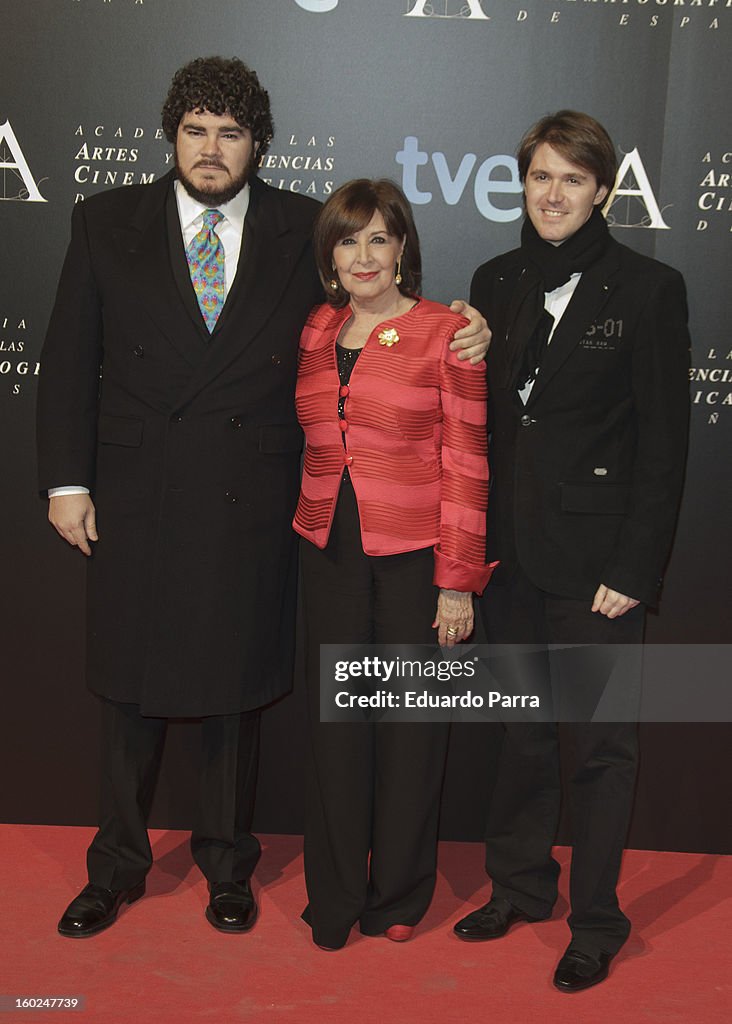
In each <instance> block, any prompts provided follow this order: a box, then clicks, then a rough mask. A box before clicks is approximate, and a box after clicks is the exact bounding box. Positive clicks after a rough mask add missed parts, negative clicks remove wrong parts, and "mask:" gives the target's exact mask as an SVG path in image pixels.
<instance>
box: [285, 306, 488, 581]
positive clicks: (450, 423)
mask: <svg viewBox="0 0 732 1024" xmlns="http://www.w3.org/2000/svg"><path fill="white" fill-rule="evenodd" d="M350 315H351V310H350V308H349V307H346V308H345V309H334V308H333V307H332V306H328V305H323V306H318V307H317V308H316V309H314V310H313V311H312V313H311V314H310V316H309V318H308V321H307V323H306V325H305V328H304V329H303V332H302V336H301V338H300V355H299V364H298V378H297V389H296V406H297V415H298V419H299V420H300V423H301V425H302V428H303V430H304V431H305V440H306V449H305V466H304V470H303V477H302V486H301V490H300V499H299V501H298V505H297V510H296V512H295V519H294V521H293V526H294V528H295V530H296V531H297V532H298V533H299V534H300V535H301V536H303V537H305V538H307V540H309V541H312V543H313V544H315V545H316V546H317V547H319V548H324V547H325V546H326V544H327V543H328V537H329V534H330V527H331V523H332V521H333V513H334V511H335V505H336V499H337V497H338V490H339V487H340V483H341V479H342V476H343V469H344V466H348V469H349V472H350V475H351V481H352V483H353V488H354V491H355V495H356V500H357V502H358V511H359V517H360V520H361V539H362V543H363V549H364V551H365V552H366V554H368V555H392V554H399V553H401V552H404V551H414V550H417V549H418V548H425V547H430V546H434V553H435V573H434V582H435V585H436V586H438V587H445V588H448V589H451V590H459V591H463V592H466V591H471V590H473V591H476V592H478V593H480V592H481V591H482V590H483V588H484V587H485V585H486V583H487V582H488V580H489V579H490V576H491V573H492V571H493V568H494V567H495V564H497V563H493V564H492V565H486V564H485V513H486V506H487V500H488V461H487V457H486V448H487V436H486V384H485V365H484V364H483V363H480V364H479V365H478V366H471V364H470V362H469V361H465V362H460V361H459V360H458V359H457V357H456V354H455V353H452V352H450V350H449V348H448V346H449V343H450V341H451V340H452V338H453V335H454V334H455V331H457V330H459V329H460V328H461V327H463V326H465V324H466V323H467V321H466V320H465V319H464V318H463V317H460V316H457V315H455V314H454V313H451V312H450V311H449V309H447V307H446V306H442V305H440V304H438V303H436V302H429V301H428V300H427V299H420V300H419V302H418V303H417V305H416V306H414V307H413V308H412V309H411V310H410V311H409V312H408V313H404V314H403V315H402V316H398V317H395V318H394V319H392V320H385V321H384V322H383V323H381V324H379V326H378V327H377V328H375V329H374V331H372V333H371V335H370V336H369V338H368V340H367V342H366V345H365V347H364V349H363V351H362V352H361V355H360V356H359V358H358V362H357V363H356V365H355V366H354V368H353V371H352V374H351V381H350V384H349V386H348V387H346V388H343V389H341V386H340V381H339V377H338V364H337V359H336V350H335V342H336V338H337V336H338V333H339V331H340V330H341V328H342V326H343V325H344V324H345V322H346V320H348V318H349V316H350ZM389 328H393V329H394V330H395V331H396V332H397V334H398V337H399V340H398V342H397V343H396V344H394V345H392V346H391V347H388V346H386V345H384V344H382V343H381V342H380V340H379V335H380V334H382V332H383V331H384V330H386V329H389ZM339 394H340V396H341V397H343V396H345V399H346V400H345V419H344V420H339V418H338V397H339ZM344 438H345V447H344V443H343V442H344Z"/></svg>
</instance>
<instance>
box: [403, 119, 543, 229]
mask: <svg viewBox="0 0 732 1024" xmlns="http://www.w3.org/2000/svg"><path fill="white" fill-rule="evenodd" d="M395 159H396V162H397V163H398V164H401V165H402V167H403V168H404V170H403V171H402V188H403V189H404V194H405V195H406V197H407V199H408V200H409V201H410V202H411V203H416V204H417V205H423V204H425V203H431V202H432V192H428V191H423V190H422V189H421V188H420V187H419V185H418V184H417V172H418V169H419V168H420V167H423V166H424V165H425V164H428V163H431V164H432V167H433V169H434V172H435V175H436V176H437V184H438V185H439V186H440V191H441V192H442V197H443V199H444V200H445V202H446V203H447V205H448V206H455V204H456V203H459V202H460V199H461V198H462V195H463V193H464V192H465V189H466V187H467V184H468V182H469V181H470V178H471V175H472V174H473V171H474V170H475V177H474V178H473V198H474V200H475V205H476V206H477V207H478V211H479V212H480V213H481V214H482V215H483V216H484V217H485V218H486V220H494V221H499V222H503V223H506V222H508V221H512V220H518V218H519V217H520V216H521V214H522V212H523V207H522V205H521V203H520V202H519V203H517V204H516V205H515V206H511V207H510V208H509V209H507V210H503V209H501V208H500V207H499V206H496V205H495V204H494V203H493V201H492V199H491V197H492V196H494V195H506V194H508V195H517V196H520V195H521V193H522V192H523V189H522V187H521V182H520V181H519V175H518V165H517V163H516V160H515V159H514V157H512V156H508V155H507V154H504V153H499V154H498V155H496V156H489V157H488V159H487V160H484V161H483V163H481V164H480V165H479V166H478V167H477V169H476V164H477V163H478V157H477V156H476V154H475V153H466V154H465V156H464V157H463V158H462V159H461V161H460V163H459V164H458V166H457V167H456V168H455V170H454V171H453V170H451V169H450V167H449V165H448V163H447V157H446V156H445V154H444V153H440V152H437V153H432V155H431V156H430V155H429V154H428V153H424V152H423V151H422V150H421V149H420V148H419V139H418V138H417V137H416V136H414V135H408V136H407V138H406V139H405V140H404V149H400V150H399V152H398V153H397V154H396V158H395Z"/></svg>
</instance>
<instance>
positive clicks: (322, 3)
mask: <svg viewBox="0 0 732 1024" xmlns="http://www.w3.org/2000/svg"><path fill="white" fill-rule="evenodd" d="M295 3H296V4H297V6H298V7H302V9H303V10H304V11H310V12H311V13H312V14H325V13H326V11H334V10H335V9H336V7H337V6H338V0H295Z"/></svg>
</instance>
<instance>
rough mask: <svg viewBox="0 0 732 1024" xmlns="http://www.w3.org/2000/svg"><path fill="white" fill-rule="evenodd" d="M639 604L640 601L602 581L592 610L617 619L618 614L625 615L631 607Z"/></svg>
mask: <svg viewBox="0 0 732 1024" xmlns="http://www.w3.org/2000/svg"><path fill="white" fill-rule="evenodd" d="M639 604H640V601H636V600H635V599H634V598H632V597H626V596H625V594H619V593H618V592H617V590H611V589H610V588H609V587H606V586H605V584H604V583H601V584H600V586H599V587H598V588H597V593H596V594H595V598H594V600H593V602H592V610H593V612H599V613H600V615H607V617H608V618H609V619H617V618H618V616H620V615H625V613H626V612H629V611H630V609H631V608H635V607H636V606H637V605H639Z"/></svg>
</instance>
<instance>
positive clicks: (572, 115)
mask: <svg viewBox="0 0 732 1024" xmlns="http://www.w3.org/2000/svg"><path fill="white" fill-rule="evenodd" d="M543 142H546V143H548V144H549V145H550V146H551V147H552V149H556V151H557V152H558V153H559V154H561V156H563V157H564V159H565V160H569V162H570V163H573V164H576V165H577V166H578V167H582V168H583V169H584V170H586V171H589V172H590V173H591V174H594V176H595V179H596V181H597V186H598V188H599V187H600V186H601V185H604V186H605V187H606V188H607V190H608V192H611V191H612V188H613V185H614V184H615V176H616V174H617V173H618V159H617V156H616V155H615V147H614V146H613V142H612V139H611V138H610V136H609V135H608V133H607V132H606V131H605V129H604V128H603V127H602V125H601V124H600V122H599V121H596V120H595V119H594V117H590V115H589V114H582V113H580V112H579V111H577V110H558V111H557V113H556V114H547V116H546V117H542V119H541V120H540V121H537V122H536V124H535V125H532V127H531V128H529V130H528V131H527V132H526V134H525V135H524V137H523V139H522V140H521V142H520V143H519V148H518V154H517V159H518V168H519V175H520V177H521V181H525V180H526V175H527V174H528V173H529V165H530V164H531V161H532V159H533V156H534V152H535V151H536V148H537V146H540V145H541V144H542V143H543Z"/></svg>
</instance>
